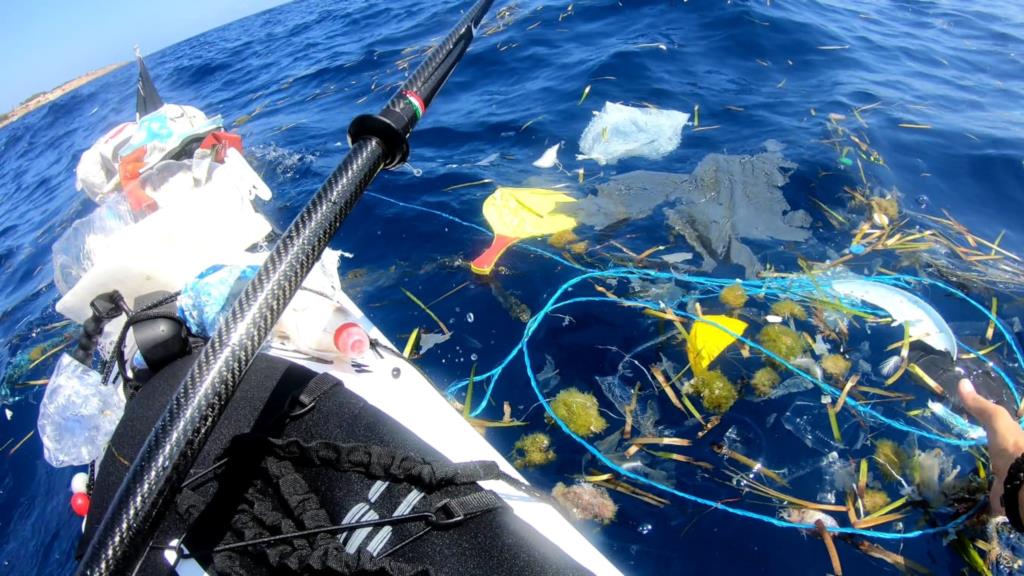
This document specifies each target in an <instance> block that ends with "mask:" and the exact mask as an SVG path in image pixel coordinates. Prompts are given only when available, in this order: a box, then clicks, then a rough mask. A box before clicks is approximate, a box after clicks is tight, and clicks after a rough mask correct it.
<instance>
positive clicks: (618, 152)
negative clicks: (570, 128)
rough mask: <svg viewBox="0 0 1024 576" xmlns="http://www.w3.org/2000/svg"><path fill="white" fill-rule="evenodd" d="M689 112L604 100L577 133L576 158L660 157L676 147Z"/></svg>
mask: <svg viewBox="0 0 1024 576" xmlns="http://www.w3.org/2000/svg"><path fill="white" fill-rule="evenodd" d="M689 119H690V115H689V114H686V113H685V112H678V111H676V110H660V109H658V108H633V107H630V106H623V105H622V104H616V103H614V102H605V103H604V108H602V109H601V111H600V112H599V113H598V114H597V115H596V116H594V118H593V119H592V120H591V121H590V124H587V127H586V129H585V130H583V135H582V136H580V151H581V152H582V154H580V155H579V156H577V158H578V159H589V160H594V161H596V162H597V163H598V164H602V165H604V164H615V163H616V162H618V161H619V160H620V159H622V158H630V157H640V158H647V159H648V160H660V159H661V158H664V157H665V156H666V155H668V154H669V153H670V152H672V151H673V150H675V149H676V148H678V147H679V142H680V140H681V139H682V133H683V126H684V125H685V124H686V122H687V120H689Z"/></svg>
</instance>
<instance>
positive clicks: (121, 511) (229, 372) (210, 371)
mask: <svg viewBox="0 0 1024 576" xmlns="http://www.w3.org/2000/svg"><path fill="white" fill-rule="evenodd" d="M492 3H493V0H479V1H478V2H477V3H476V4H475V5H474V6H473V7H472V8H470V9H469V10H467V11H466V13H465V15H464V16H463V17H462V18H461V19H460V20H459V22H458V24H456V26H455V27H454V28H453V29H452V30H451V31H450V32H449V33H448V35H447V36H446V37H445V38H444V40H442V41H441V43H440V44H438V45H437V46H435V47H434V48H433V49H432V50H431V51H430V53H429V54H428V55H427V56H426V58H425V59H424V61H423V62H422V63H421V64H420V66H419V67H418V68H417V69H416V70H415V71H414V72H413V73H412V75H411V76H410V77H409V79H408V80H406V82H405V83H404V84H403V85H402V87H401V88H400V89H399V91H398V93H396V94H395V95H394V96H393V97H392V98H391V100H390V101H388V103H387V105H386V106H385V107H384V109H383V110H381V112H380V113H379V114H377V115H363V116H359V117H357V118H355V119H354V120H353V121H352V123H351V125H350V126H349V140H350V142H351V150H350V151H349V153H348V154H347V155H346V156H345V158H344V159H343V160H342V161H341V163H340V164H339V165H338V167H337V168H336V169H335V170H334V172H333V173H332V174H331V176H330V177H329V178H328V179H327V181H326V182H325V183H324V184H323V185H322V186H321V187H320V189H319V190H318V191H317V193H316V194H315V195H314V197H313V198H312V199H311V200H310V201H309V203H308V204H307V205H306V207H305V208H303V210H302V211H301V212H300V213H299V215H298V216H297V217H296V218H295V220H294V221H293V222H292V224H291V225H290V226H289V227H288V230H287V231H285V233H284V234H283V235H282V237H281V239H280V240H279V241H278V243H277V244H276V245H275V246H274V249H273V251H272V252H271V253H270V255H269V256H268V257H267V260H266V262H265V263H264V264H263V265H262V266H261V267H260V269H259V272H257V274H256V276H255V277H254V278H253V279H252V281H251V282H249V284H248V285H247V286H246V288H245V290H244V291H243V292H242V294H241V295H240V296H239V297H238V299H237V301H236V302H235V303H234V305H233V306H232V307H231V310H230V311H229V312H228V313H227V314H226V315H225V317H224V318H223V320H222V321H221V323H220V326H219V327H218V328H217V331H216V332H215V333H214V334H213V336H212V338H211V339H210V341H209V343H208V344H207V345H206V346H205V347H204V348H203V350H202V352H201V353H200V354H199V357H198V359H197V360H196V362H195V364H194V365H193V367H192V368H191V370H190V371H189V373H188V375H187V376H186V377H185V380H184V381H183V382H182V384H181V386H180V388H179V389H178V391H177V392H176V394H175V396H174V398H173V399H172V400H171V402H170V404H169V405H168V407H167V409H166V411H165V412H164V414H163V416H162V417H161V418H160V420H159V421H158V422H157V424H156V426H155V427H154V429H153V431H152V433H150V435H149V437H148V438H147V439H146V442H145V444H144V445H143V447H142V449H141V450H140V451H139V453H138V456H137V457H136V458H135V461H134V462H133V463H132V466H131V468H130V469H129V470H128V473H127V474H126V476H125V479H124V482H123V483H122V484H121V487H120V488H119V489H118V491H117V494H116V495H115V497H114V499H113V501H112V502H111V504H110V507H109V508H108V509H107V511H106V513H105V514H104V516H103V520H102V522H101V523H100V525H99V527H98V529H97V531H96V534H95V537H94V538H93V540H92V541H91V542H90V543H89V547H88V549H87V550H86V552H85V555H84V557H83V558H82V561H81V562H80V563H79V565H78V569H77V574H82V575H85V574H89V575H93V574H130V573H132V572H133V571H134V569H135V567H136V566H137V565H138V564H139V562H140V560H141V559H142V558H143V556H144V555H145V553H146V550H147V549H148V547H149V543H150V542H149V540H150V538H151V537H152V533H153V530H154V529H155V527H156V526H157V524H158V521H159V519H160V517H161V515H162V513H163V511H164V509H165V507H166V505H167V504H168V502H169V500H170V499H169V498H168V497H169V495H171V494H172V493H173V491H174V490H175V489H176V488H177V487H178V485H180V483H181V482H182V481H183V480H185V478H186V476H187V474H188V472H189V470H190V469H191V468H192V465H193V463H194V462H195V459H196V457H197V456H198V455H199V452H200V450H201V449H202V447H203V445H204V444H205V442H206V440H207V439H208V438H209V436H210V434H211V433H212V432H213V429H214V427H215V426H216V424H217V422H218V420H219V419H220V416H221V415H222V414H223V413H224V410H225V408H226V407H227V404H228V402H229V401H230V399H231V396H232V395H233V394H234V392H235V389H236V388H237V387H238V384H239V382H240V381H241V379H242V376H243V374H244V373H245V371H246V369H248V367H249V365H250V364H251V363H252V361H253V359H254V358H255V356H256V354H257V352H258V351H259V349H260V346H262V344H263V342H264V341H265V340H266V337H267V336H268V335H269V333H270V331H271V329H272V327H273V326H274V324H275V323H276V322H277V320H278V318H279V317H280V315H281V313H282V311H283V310H284V307H285V306H286V305H287V304H288V302H289V301H290V300H291V299H292V296H294V294H295V292H296V291H297V290H298V288H299V285H300V284H301V283H302V280H303V279H304V278H305V277H306V274H307V273H308V272H309V271H310V270H311V269H312V267H313V265H314V263H315V262H316V261H317V259H319V257H320V255H321V253H322V252H323V250H324V248H325V247H326V246H327V243H328V242H329V241H330V239H331V238H332V237H333V236H334V234H335V233H336V232H337V230H338V228H339V227H340V226H341V223H342V222H343V221H344V220H345V218H346V217H347V216H348V215H349V213H350V212H351V211H352V208H353V207H354V206H355V204H356V202H358V201H359V199H360V198H361V197H362V195H363V192H364V191H365V190H366V188H367V186H369V184H370V182H372V181H373V179H374V178H375V177H376V175H377V173H378V172H380V170H381V169H384V168H389V169H390V168H395V167H397V166H400V165H402V164H403V163H404V162H405V160H406V159H407V157H408V154H409V144H408V136H409V134H410V133H411V132H412V130H413V128H414V127H415V126H416V124H417V122H418V121H419V119H420V117H421V116H422V115H423V113H424V111H425V110H426V109H427V108H428V107H429V106H430V104H431V102H432V101H433V99H434V97H435V96H436V95H437V93H438V92H439V91H440V89H441V87H442V86H444V84H445V81H446V80H447V79H448V77H449V76H450V75H451V73H452V72H453V71H454V69H455V67H456V65H457V64H458V63H459V61H460V60H461V58H462V56H463V55H464V54H465V53H466V50H467V49H468V48H469V45H470V43H471V42H472V41H473V38H474V37H475V35H476V30H477V27H478V26H479V25H480V22H481V21H482V20H483V18H484V15H486V14H487V12H488V10H489V9H490V7H491V4H492Z"/></svg>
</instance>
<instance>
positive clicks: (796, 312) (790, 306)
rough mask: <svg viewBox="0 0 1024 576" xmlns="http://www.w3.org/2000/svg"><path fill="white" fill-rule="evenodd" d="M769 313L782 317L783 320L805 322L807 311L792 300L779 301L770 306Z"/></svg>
mask: <svg viewBox="0 0 1024 576" xmlns="http://www.w3.org/2000/svg"><path fill="white" fill-rule="evenodd" d="M771 311H772V314H775V315H776V316H782V317H783V318H792V319H794V320H807V310H804V307H803V306H801V305H800V304H798V303H796V302H794V301H792V300H779V301H778V302H776V303H774V304H772V308H771Z"/></svg>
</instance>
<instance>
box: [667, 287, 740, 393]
mask: <svg viewBox="0 0 1024 576" xmlns="http://www.w3.org/2000/svg"><path fill="white" fill-rule="evenodd" d="M743 298H744V299H745V298H746V294H744V295H743ZM701 318H702V320H698V321H695V322H694V324H693V327H692V328H691V329H690V333H689V335H687V336H686V339H687V345H686V354H687V356H688V358H689V360H690V367H691V368H693V372H694V374H698V375H699V374H701V373H703V372H704V371H705V370H706V369H707V367H708V366H710V365H711V363H712V362H714V361H715V358H718V356H719V355H720V354H721V353H722V351H724V350H725V349H726V348H728V347H729V346H730V345H731V344H732V343H733V342H735V341H736V336H734V335H733V334H736V335H740V336H742V335H743V332H744V331H745V330H746V329H747V323H746V322H744V321H742V320H739V319H737V318H732V317H730V316H717V315H715V316H703V317H701ZM712 323H713V324H712ZM715 324H717V325H718V326H721V327H722V328H724V329H725V330H722V328H719V327H718V326H715ZM681 327H682V326H681V325H680V328H681ZM726 330H728V332H727V331H726ZM730 332H731V333H732V334H730Z"/></svg>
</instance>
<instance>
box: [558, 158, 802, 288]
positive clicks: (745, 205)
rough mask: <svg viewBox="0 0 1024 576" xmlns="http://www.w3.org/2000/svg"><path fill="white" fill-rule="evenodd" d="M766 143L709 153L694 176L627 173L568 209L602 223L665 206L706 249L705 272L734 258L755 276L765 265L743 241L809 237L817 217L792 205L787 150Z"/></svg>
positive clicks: (583, 220)
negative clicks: (758, 149)
mask: <svg viewBox="0 0 1024 576" xmlns="http://www.w3.org/2000/svg"><path fill="white" fill-rule="evenodd" d="M765 147H766V151H765V152H762V153H760V154H756V155H753V156H746V155H725V154H709V155H708V156H706V157H704V159H703V160H701V162H700V163H699V164H698V165H697V168H696V169H695V170H694V171H693V172H692V173H691V174H673V173H668V172H652V171H648V170H638V171H635V172H627V173H625V174H620V175H618V176H614V177H612V178H610V179H609V180H608V181H607V182H605V183H603V184H598V185H597V194H594V195H591V196H587V197H585V198H582V199H580V200H579V201H578V202H576V203H575V204H573V205H571V206H567V207H566V208H565V209H564V210H565V211H567V212H569V213H570V214H572V215H573V216H574V217H575V218H576V220H577V221H578V222H579V223H580V224H584V225H588V226H592V227H594V228H597V229H603V228H607V227H609V226H611V225H612V224H615V223H618V222H622V221H625V220H639V219H643V218H646V217H648V216H650V215H652V214H654V213H655V211H656V210H657V209H658V208H659V207H661V206H663V205H665V207H664V208H663V213H664V215H665V218H666V220H667V222H668V223H669V225H671V226H672V227H673V228H674V229H675V230H676V231H677V232H679V233H680V234H682V236H683V237H684V238H686V241H687V242H688V243H689V244H690V245H691V246H692V247H693V248H694V250H695V251H696V252H697V253H698V254H700V256H701V258H702V259H703V264H702V266H701V269H702V270H704V271H710V270H712V269H714V268H715V266H716V265H717V264H718V262H732V263H734V264H739V265H741V266H743V268H744V269H745V270H746V274H747V276H748V277H753V276H755V275H756V274H757V272H759V271H760V270H761V265H760V263H759V262H758V260H757V257H756V256H755V255H754V253H753V251H751V249H750V248H749V247H748V246H747V245H746V244H744V243H743V242H742V240H757V241H764V240H775V241H778V240H781V241H793V242H805V241H807V240H808V239H809V238H810V231H809V230H808V226H809V225H810V223H811V217H810V215H809V214H807V212H804V211H803V210H792V209H791V208H790V206H789V203H788V202H786V199H785V197H784V196H783V195H782V190H781V187H782V186H783V185H785V184H786V183H787V182H788V181H789V171H790V170H792V169H793V168H795V165H794V164H792V163H790V162H789V161H787V160H786V159H785V158H784V157H783V156H782V153H781V152H780V150H781V146H780V145H778V144H776V143H774V142H770V141H769V142H768V143H766V144H765Z"/></svg>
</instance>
